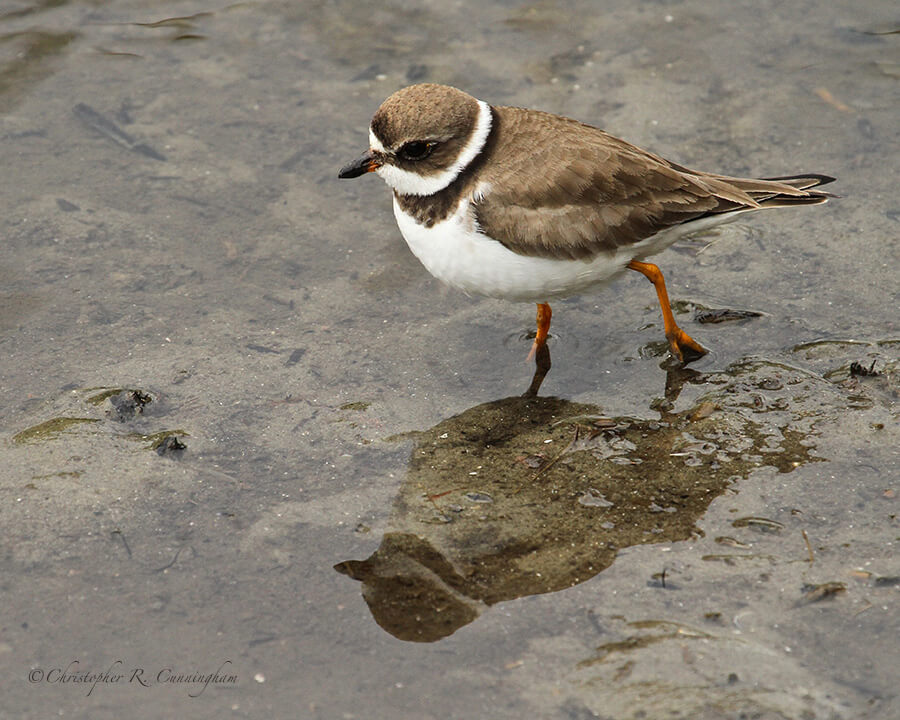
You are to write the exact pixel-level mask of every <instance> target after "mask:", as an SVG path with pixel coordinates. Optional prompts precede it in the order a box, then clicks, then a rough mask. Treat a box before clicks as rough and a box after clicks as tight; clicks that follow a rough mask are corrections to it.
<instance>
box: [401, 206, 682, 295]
mask: <svg viewBox="0 0 900 720" xmlns="http://www.w3.org/2000/svg"><path fill="white" fill-rule="evenodd" d="M394 216H395V217H396V218H397V225H398V226H399V227H400V232H401V233H402V234H403V237H404V239H405V240H406V243H407V244H408V245H409V249H410V250H412V252H413V254H414V255H415V256H416V257H417V258H419V260H420V261H421V262H422V264H423V265H424V266H425V267H426V268H427V270H428V272H430V273H431V274H432V275H434V276H435V277H436V278H438V279H439V280H442V281H443V282H445V283H447V284H448V285H450V286H452V287H455V288H457V289H459V290H462V291H463V292H465V293H469V294H476V295H486V296H488V297H494V298H501V299H504V300H515V301H521V302H544V301H548V300H553V299H555V298H560V297H566V296H569V295H577V294H578V293H581V292H583V291H585V290H588V289H590V288H596V287H599V286H601V285H604V284H606V283H608V282H609V281H611V280H612V279H613V278H614V277H615V276H616V275H619V274H620V273H622V272H623V271H624V270H625V269H626V266H627V265H628V263H629V262H630V261H631V260H632V259H634V258H641V257H647V256H648V255H652V254H654V253H657V252H660V251H661V250H663V249H665V248H666V247H668V246H669V245H670V244H671V243H672V242H674V241H675V240H676V239H677V238H678V236H679V235H680V234H683V233H677V234H676V233H668V232H663V233H659V234H657V235H655V236H654V237H652V238H649V239H647V240H644V241H643V242H640V243H637V244H635V245H631V246H629V247H625V248H620V249H619V250H618V251H616V253H615V254H613V253H601V254H600V255H598V256H596V257H594V258H590V259H587V260H556V259H553V258H541V257H530V256H528V255H519V254H518V253H514V252H513V251H512V250H509V249H507V248H506V247H504V246H503V245H502V244H501V243H499V242H497V241H496V240H492V239H491V238H489V237H487V236H486V235H484V234H483V233H481V232H480V231H479V230H478V227H477V226H476V224H475V222H474V220H473V219H472V217H471V213H470V212H469V201H468V200H463V201H462V202H461V203H460V206H459V208H458V209H457V211H456V213H454V214H453V215H452V216H450V217H448V218H447V219H446V220H444V221H443V222H441V223H437V224H435V225H434V226H432V227H431V228H426V227H425V226H424V225H420V224H419V223H417V222H416V221H415V220H414V219H413V218H412V217H410V216H409V215H407V214H406V213H404V212H403V210H402V209H401V208H400V206H399V205H398V204H397V201H396V199H395V200H394Z"/></svg>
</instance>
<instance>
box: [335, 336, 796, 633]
mask: <svg viewBox="0 0 900 720" xmlns="http://www.w3.org/2000/svg"><path fill="white" fill-rule="evenodd" d="M546 368H549V351H548V352H547V357H546V365H545V366H544V370H543V375H545V374H546ZM756 372H759V371H758V369H757V370H756ZM543 375H541V368H540V367H538V370H537V371H536V373H535V379H534V381H533V382H532V385H531V387H530V388H529V392H527V393H526V395H525V396H523V397H512V398H506V399H503V400H497V401H494V402H489V403H485V404H482V405H478V406H476V407H473V408H470V409H469V410H466V411H465V412H463V413H462V414H460V415H457V416H454V417H451V418H449V419H447V420H444V421H443V422H441V423H439V424H438V425H436V426H435V427H433V428H431V429H430V430H427V431H425V432H422V433H418V434H417V435H416V445H415V447H414V448H413V450H412V453H411V455H410V461H409V468H408V473H407V477H406V480H405V482H404V484H403V486H402V488H401V490H400V493H399V496H398V497H397V499H396V501H395V504H394V508H393V512H392V515H391V518H390V521H389V526H390V531H389V532H387V533H386V534H385V535H384V537H383V538H382V541H381V544H380V546H379V547H378V549H377V550H375V552H374V553H373V554H372V555H371V556H370V557H368V558H367V559H365V560H347V561H344V562H341V563H338V564H337V565H336V566H335V569H336V570H338V571H339V572H341V573H343V574H345V575H347V576H349V577H351V578H354V579H355V580H359V581H360V582H361V583H362V594H363V597H364V598H365V601H366V603H367V604H368V606H369V609H370V611H371V613H372V616H373V617H374V619H375V621H376V622H377V623H378V624H379V625H380V626H381V627H382V628H384V629H385V630H386V631H387V632H389V633H390V634H392V635H394V636H395V637H397V638H400V639H403V640H409V641H416V642H433V641H436V640H439V639H441V638H443V637H446V636H448V635H450V634H451V633H453V632H454V631H456V630H457V629H458V628H460V627H462V626H464V625H466V624H468V623H471V622H473V621H475V620H476V619H477V618H478V617H479V616H480V615H481V614H482V613H484V612H485V611H486V610H488V609H489V608H490V607H491V606H492V605H494V604H496V603H498V602H503V601H505V600H511V599H513V598H518V597H523V596H527V595H534V594H539V593H547V592H554V591H557V590H560V589H563V588H567V587H570V586H572V585H576V584H578V583H582V582H585V581H586V580H588V579H590V578H592V577H594V576H595V575H597V574H598V573H600V572H601V571H603V570H604V569H605V568H607V567H609V566H610V565H611V564H612V562H613V561H614V560H615V558H616V555H617V553H618V551H619V550H620V549H622V548H625V547H628V546H632V545H638V544H645V543H660V542H673V541H678V540H685V539H688V538H690V537H691V536H692V535H695V534H696V533H697V532H698V530H697V529H696V523H697V521H698V520H699V518H700V517H701V516H702V515H703V514H704V513H705V512H706V509H707V508H708V507H709V504H710V503H711V502H712V500H713V499H714V498H716V497H717V496H718V495H720V494H721V493H722V492H723V491H724V490H725V488H726V487H727V486H728V485H729V484H730V483H731V482H732V481H733V480H734V479H735V477H740V476H746V475H747V474H749V472H750V471H751V470H753V469H754V468H756V467H758V466H759V465H760V464H762V463H766V464H769V465H774V466H776V467H778V468H779V469H780V470H782V471H787V470H789V469H792V468H794V467H797V466H798V465H800V464H803V463H805V462H807V461H808V459H809V457H808V455H807V452H808V449H807V448H806V447H805V446H804V445H803V444H801V443H799V442H793V441H791V442H789V441H788V440H789V438H787V437H785V439H784V442H783V443H782V447H781V449H780V450H776V451H772V448H773V443H772V437H771V433H770V432H769V430H768V429H767V432H766V433H763V432H761V431H760V430H759V428H758V426H757V425H755V424H754V422H753V421H751V420H750V419H747V417H745V414H742V413H741V412H738V411H736V410H732V409H729V408H728V407H727V405H726V403H725V402H723V403H720V404H717V403H715V402H713V401H710V400H701V401H700V402H699V403H698V405H696V406H694V407H692V408H690V409H688V410H686V411H683V412H678V413H676V412H672V411H671V410H670V408H671V407H672V406H673V404H674V402H675V400H676V399H677V397H678V394H679V393H680V392H681V388H683V387H684V385H685V384H686V383H695V382H704V378H703V377H702V375H701V374H700V373H698V372H696V371H693V370H688V369H685V368H683V367H677V368H674V369H670V370H669V371H668V376H667V383H666V392H665V401H664V402H663V403H662V404H661V406H659V407H658V408H657V409H658V410H659V412H660V417H659V418H658V419H652V420H647V419H640V418H633V417H607V416H604V415H603V413H602V411H601V409H600V408H599V407H596V406H593V405H585V404H579V403H573V402H569V401H567V400H562V399H559V398H547V397H535V396H534V393H536V391H537V388H538V387H539V386H540V382H541V380H542V379H543ZM773 387H774V384H773ZM532 391H534V392H532ZM761 448H766V452H761V451H760V449H761ZM748 458H752V459H748Z"/></svg>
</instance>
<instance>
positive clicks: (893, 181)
mask: <svg viewBox="0 0 900 720" xmlns="http://www.w3.org/2000/svg"><path fill="white" fill-rule="evenodd" d="M894 10H895V8H894V5H893V4H892V3H888V2H872V3H866V4H865V5H864V6H860V4H859V3H855V2H837V3H829V4H828V6H827V7H826V6H824V5H822V4H821V3H807V2H795V3H788V4H785V3H777V2H764V3H753V4H750V3H747V4H746V5H745V6H739V5H736V4H734V3H729V4H722V5H721V6H713V5H710V4H708V3H701V2H679V3H659V2H639V3H631V2H628V3H626V2H614V3H604V5H603V9H602V11H601V10H599V9H598V4H597V3H590V2H582V1H579V0H573V1H572V2H553V1H552V0H548V1H546V2H537V3H514V2H502V3H495V4H484V3H470V2H460V3H455V4H445V3H424V4H421V5H416V6H410V5H409V4H408V3H400V2H378V3H374V2H373V3H359V2H356V3H350V2H302V3H301V2H256V3H238V4H233V5H224V4H223V5H222V6H214V7H213V6H209V5H204V4H202V3H199V2H194V1H191V2H188V1H184V2H177V1H176V2H169V3H165V4H160V3H152V2H147V1H146V0H143V1H138V0H134V1H133V2H127V1H122V2H114V3H100V2H87V1H85V2H53V3H50V2H36V1H34V0H12V1H8V2H6V3H4V4H3V5H2V6H0V166H2V167H3V168H4V170H5V172H3V173H2V174H0V201H2V207H3V208H4V212H3V214H2V217H0V243H2V254H0V358H2V365H0V423H2V431H3V432H2V438H0V461H2V463H3V465H4V466H5V468H6V470H5V472H4V473H3V474H2V478H3V479H2V482H0V531H2V537H3V552H2V554H0V563H2V565H0V568H2V573H0V577H2V589H3V603H2V606H3V610H2V613H0V620H2V622H0V695H2V697H3V698H4V701H3V707H0V718H5V717H9V718H30V717H34V718H38V717H40V718H43V717H48V716H51V715H58V716H61V717H76V718H81V717H84V718H88V717H89V718H107V717H109V718H113V717H121V714H122V711H123V709H126V708H127V709H128V710H129V711H130V715H131V716H133V717H160V716H172V717H177V716H190V717H197V718H205V717H216V718H221V717H260V716H271V717H282V716H293V717H303V718H357V717H358V718H391V719H397V718H416V719H417V720H419V719H422V718H447V717H450V718H483V717H491V718H507V717H508V718H520V717H547V718H556V717H558V718H592V717H599V718H616V719H618V718H638V717H646V718H656V717H683V718H701V719H704V718H710V719H712V718H722V717H724V718H738V717H758V718H766V719H768V718H791V719H793V718H798V719H799V718H804V719H808V718H816V719H819V718H857V717H871V718H894V717H897V716H900V698H898V696H897V691H896V666H897V661H898V659H900V658H898V651H897V645H896V637H897V635H898V632H900V621H898V617H900V616H898V613H897V600H898V592H900V590H898V588H900V580H898V577H900V565H898V561H897V553H896V547H897V543H898V542H900V522H898V519H897V518H898V504H897V503H898V502H900V500H898V493H900V458H898V450H897V448H898V447H900V431H898V419H900V410H898V403H897V400H898V393H900V322H898V318H900V312H898V310H900V307H898V305H900V303H898V294H897V291H896V270H895V268H896V267H897V263H898V261H900V252H898V244H897V242H896V238H897V235H898V231H900V225H898V221H900V201H898V199H897V192H896V188H897V187H898V184H900V183H898V180H900V178H898V167H897V163H896V162H895V161H894V159H895V158H896V155H897V137H898V135H897V110H898V100H900V97H898V77H900V54H898V46H897V44H898V42H900V40H898V38H900V35H898V34H897V33H896V30H897V25H896V13H895V12H894ZM892 23H893V24H892ZM417 81H433V82H444V83H450V84H454V85H457V86H460V87H463V88H465V89H466V90H468V91H470V92H472V93H473V94H475V95H477V96H479V97H481V98H484V99H485V100H487V101H489V102H493V103H495V104H516V105H524V106H532V107H539V108H542V109H546V110H550V111H553V112H559V113H562V114H566V115H570V116H573V117H577V118H579V119H582V120H585V121H587V122H591V123H594V124H597V125H600V126H602V127H604V128H605V129H607V130H609V131H611V132H613V133H614V134H617V135H620V136H623V137H625V138H626V139H628V140H630V141H632V142H634V143H636V144H638V145H641V146H644V147H647V148H649V149H652V150H654V151H655V152H657V153H659V154H661V155H663V156H665V157H669V158H671V159H673V160H676V161H678V162H680V163H683V164H685V165H688V166H694V167H698V168H701V169H705V170H711V171H718V172H723V173H729V174H735V175H759V176H779V175H786V174H790V173H794V172H820V173H827V174H831V175H834V176H837V177H838V182H837V183H835V184H834V185H832V186H829V189H831V188H832V187H833V188H834V192H835V193H838V194H839V195H841V196H842V197H841V198H840V199H837V200H834V201H832V202H830V203H828V204H827V205H825V206H821V207H812V208H799V209H794V210H784V211H781V212H777V213H776V212H772V213H767V214H762V215H761V216H756V217H751V218H747V219H746V220H744V221H741V222H738V223H734V224H732V225H729V226H726V227H724V228H722V229H720V230H719V231H717V233H716V234H714V235H705V236H702V237H699V238H694V239H692V240H689V241H685V242H682V243H680V244H679V245H677V246H675V247H673V248H672V249H670V250H668V251H667V252H666V253H664V254H663V255H661V256H659V257H658V258H657V260H656V261H657V262H658V263H659V264H660V266H661V267H662V269H663V270H664V271H665V272H666V277H667V281H668V284H669V291H670V295H671V296H672V299H673V303H674V305H675V307H676V310H677V311H678V316H679V321H680V322H681V323H682V324H683V326H684V328H685V329H686V330H687V331H688V332H689V333H691V334H692V335H694V336H695V337H696V338H697V339H698V340H699V341H701V342H702V343H703V344H704V345H705V346H707V347H709V348H710V349H711V352H710V354H709V355H707V356H706V357H704V358H703V359H702V360H700V361H699V362H696V363H694V364H692V365H691V366H689V368H688V369H679V368H675V367H672V365H671V363H669V362H668V361H666V360H665V346H664V343H661V342H660V341H661V340H662V331H661V327H660V326H661V323H660V319H659V315H658V312H659V311H658V307H657V306H656V303H655V297H654V295H653V292H652V288H650V287H649V285H648V284H647V283H646V281H644V280H643V279H642V278H640V277H638V276H637V275H636V274H635V275H634V277H625V278H622V279H621V280H620V281H619V282H618V283H617V284H616V285H614V286H612V287H610V288H607V289H606V290H605V291H603V292H602V293H598V294H596V295H594V296H585V297H580V298H573V299H570V300H567V301H564V302H559V303H556V304H554V320H553V322H554V324H553V328H552V332H553V337H552V338H551V343H550V349H551V352H552V355H553V368H552V370H551V371H550V373H549V375H548V376H547V378H546V380H545V382H544V384H543V386H542V389H541V397H540V398H538V399H537V400H533V401H524V400H520V399H518V398H515V397H514V396H518V395H520V394H521V393H522V392H523V391H524V390H525V389H526V388H527V387H528V384H529V382H530V380H531V368H530V367H529V366H528V364H527V363H526V362H525V360H524V358H525V355H526V353H527V350H528V346H529V342H530V341H529V340H528V338H527V334H528V332H529V331H530V329H531V324H532V323H533V318H534V308H533V307H532V306H528V305H515V304H506V303H501V302H496V301H490V300H480V299H474V298H467V297H465V296H462V295H459V294H456V293H454V292H452V291H448V290H445V289H443V288H441V287H440V286H439V284H438V283H437V282H436V281H434V280H433V279H432V278H430V277H429V276H428V275H427V273H426V272H425V271H424V270H423V269H422V268H421V267H420V266H419V265H418V263H417V261H416V260H415V259H414V258H413V257H412V256H411V255H410V253H409V252H408V250H407V249H406V247H405V245H404V244H403V242H402V240H401V238H400V237H399V233H398V231H397V229H396V226H395V225H394V221H393V217H392V214H391V211H390V197H389V193H388V191H387V189H386V188H385V187H384V185H383V183H381V182H380V181H379V180H377V179H376V178H374V177H367V178H361V179H359V180H356V181H354V182H345V181H338V180H337V178H336V175H337V170H338V169H339V168H340V167H341V166H342V165H343V164H344V163H345V162H347V161H348V160H350V159H353V158H354V157H356V156H357V155H358V154H359V152H360V151H361V150H363V149H364V147H365V144H366V142H367V140H366V128H367V124H368V119H369V117H370V116H371V114H372V112H373V111H374V110H375V108H377V106H378V104H379V103H380V102H381V100H382V99H383V98H384V97H385V96H387V95H388V94H389V93H390V92H392V91H393V90H395V89H396V88H398V87H401V86H403V85H406V84H408V83H410V82H417ZM723 308H725V309H735V310H748V311H755V312H757V313H760V315H759V316H757V317H749V318H746V319H742V320H739V321H733V322H723V323H716V324H709V323H705V324H704V323H700V322H698V320H697V318H698V317H699V316H698V313H700V312H702V311H703V310H704V309H723ZM869 370H871V372H868V371H869ZM135 390H137V391H140V392H139V393H137V394H135V393H134V392H133V391H135ZM148 398H149V399H148ZM170 436H174V437H177V438H178V439H179V441H180V442H182V443H183V444H184V445H185V446H186V447H185V448H184V449H183V450H178V449H172V447H171V445H170V446H169V449H168V451H162V452H161V451H160V448H159V445H160V443H161V442H163V441H164V439H165V438H166V437H170ZM170 442H171V441H170ZM335 566H337V571H336V568H335ZM353 578H356V580H359V582H357V581H355V580H354V579H353ZM76 661H77V664H75V665H73V664H72V663H74V662H76ZM57 668H58V669H60V670H65V669H66V668H69V670H68V672H69V675H70V676H71V677H77V676H78V673H84V672H85V671H87V672H89V673H103V672H104V671H107V670H110V674H109V675H107V679H105V680H100V681H98V682H97V683H96V684H94V682H93V680H92V681H91V682H88V683H85V682H76V681H75V680H70V681H69V682H61V681H59V675H60V673H53V670H54V669H57ZM137 670H141V671H142V672H141V673H138V674H135V672H136V671H137ZM216 671H219V675H220V677H219V678H218V679H216V680H214V681H210V683H209V684H208V685H204V681H203V679H202V678H203V677H204V676H208V675H209V674H212V673H214V672H216ZM41 673H43V675H41ZM195 674H196V675H198V676H200V679H198V678H197V677H196V676H195ZM119 675H121V677H120V678H119V679H118V680H114V679H110V678H115V677H118V676H119ZM179 676H184V677H179ZM173 678H174V679H173ZM179 679H180V680H181V681H180V682H177V681H176V680H179ZM142 681H143V682H142ZM192 696H194V697H192Z"/></svg>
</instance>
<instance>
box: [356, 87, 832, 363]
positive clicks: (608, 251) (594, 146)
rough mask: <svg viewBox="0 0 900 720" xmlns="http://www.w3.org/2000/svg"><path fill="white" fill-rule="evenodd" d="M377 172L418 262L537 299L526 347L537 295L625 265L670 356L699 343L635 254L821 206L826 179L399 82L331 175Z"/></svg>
mask: <svg viewBox="0 0 900 720" xmlns="http://www.w3.org/2000/svg"><path fill="white" fill-rule="evenodd" d="M367 172H375V173H376V174H378V175H379V176H381V178H382V179H383V180H384V181H385V182H386V183H387V184H388V185H389V186H390V187H391V189H392V190H393V194H394V215H395V217H396V219H397V224H398V225H399V227H400V232H401V233H402V234H403V237H404V238H405V240H406V242H407V244H408V245H409V247H410V249H411V250H412V252H413V253H414V254H415V255H416V257H418V258H419V260H421V262H422V264H423V265H424V266H425V267H426V268H427V269H428V271H429V272H430V273H431V274H432V275H434V276H435V277H437V278H439V279H440V280H442V281H444V282H445V283H447V284H448V285H451V286H452V287H455V288H458V289H460V290H462V291H463V292H466V293H472V294H478V295H486V296H488V297H493V298H502V299H506V300H513V301H527V302H534V303H536V304H537V334H536V336H535V339H534V344H533V345H532V354H534V352H535V351H536V350H538V349H540V348H542V347H544V346H545V343H546V338H547V334H548V332H549V329H550V317H551V312H550V305H549V301H551V300H554V299H558V298H562V297H567V296H570V295H576V294H579V293H584V292H587V291H590V290H595V289H597V288H599V287H601V286H603V285H605V284H607V283H608V282H610V281H611V280H612V279H614V278H615V277H616V276H618V275H620V274H621V273H623V272H624V271H625V270H628V269H630V270H636V271H637V272H639V273H641V274H642V275H644V276H645V277H646V278H647V279H648V280H650V282H652V283H653V285H654V287H655V288H656V293H657V296H658V299H659V304H660V308H661V309H662V316H663V326H664V329H665V334H666V338H667V339H668V342H669V348H670V349H671V352H672V354H673V355H674V356H675V357H676V358H678V360H680V361H681V362H686V361H689V360H692V359H695V358H697V357H699V356H700V355H703V354H704V353H705V352H706V350H704V348H703V347H701V346H700V344H699V343H697V342H696V341H695V340H694V339H693V338H691V337H690V336H689V335H688V334H687V333H686V332H684V331H683V330H682V329H681V328H680V327H678V325H677V324H676V322H675V318H674V316H673V315H672V309H671V307H670V304H669V299H668V295H667V293H666V286H665V281H664V279H663V275H662V273H661V272H660V270H659V268H658V267H657V266H656V265H653V264H651V263H648V262H645V259H646V258H648V257H650V256H651V255H655V254H656V253H659V252H661V251H662V250H664V249H665V248H667V247H668V246H669V245H671V244H672V243H673V242H674V241H675V240H677V239H678V238H680V237H683V236H684V235H687V234H689V233H693V232H697V231H699V230H704V229H706V228H710V227H712V226H714V225H718V224H720V223H723V222H727V221H729V220H732V219H734V218H735V217H737V216H738V215H740V214H742V213H746V212H751V211H754V210H760V209H764V208H776V207H788V206H794V205H817V204H819V203H824V202H825V201H826V200H827V199H828V198H829V197H830V196H829V195H828V193H824V192H821V191H819V190H814V189H813V188H816V187H818V186H819V185H824V184H825V183H829V182H831V181H833V180H834V178H832V177H828V176H827V175H819V174H812V173H804V174H799V175H793V176H787V177H776V178H766V179H750V178H736V177H729V176H726V175H717V174H714V173H708V172H701V171H697V170H691V169H689V168H686V167H684V166H682V165H678V164H677V163H674V162H671V161H669V160H665V159H663V158H661V157H659V156H657V155H654V154H653V153H650V152H647V151H646V150H642V149H640V148H638V147H635V146H634V145H631V144H629V143H628V142H626V141H624V140H620V139H619V138H617V137H614V136H612V135H610V134H608V133H606V132H604V131H603V130H600V129H598V128H596V127H593V126H591V125H586V124H584V123H581V122H578V121H576V120H571V119H569V118H566V117H562V116H559V115H553V114H550V113H547V112H542V111H538V110H528V109H525V108H519V107H500V106H491V105H488V104H487V103H486V102H484V101H482V100H478V99H476V98H474V97H472V96H471V95H468V94H467V93H465V92H463V91H462V90H458V89H457V88H453V87H448V86H445V85H435V84H421V85H412V86H410V87H406V88H403V89H402V90H398V91H397V92H395V93H394V94H393V95H391V96H390V97H389V98H387V100H385V101H384V103H382V105H381V107H379V108H378V110H377V112H376V113H375V115H374V117H373V118H372V123H371V125H370V126H369V149H368V151H366V152H365V153H364V154H363V155H362V156H361V157H359V158H357V159H356V160H354V161H353V162H351V163H349V164H348V165H346V166H345V167H344V168H343V169H341V171H340V173H339V177H341V178H354V177H359V176H360V175H363V174H365V173H367Z"/></svg>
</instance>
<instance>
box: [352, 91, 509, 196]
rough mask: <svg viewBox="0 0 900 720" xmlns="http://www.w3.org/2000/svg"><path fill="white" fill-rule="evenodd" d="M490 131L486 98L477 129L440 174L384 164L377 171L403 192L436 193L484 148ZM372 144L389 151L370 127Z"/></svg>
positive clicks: (476, 125)
mask: <svg viewBox="0 0 900 720" xmlns="http://www.w3.org/2000/svg"><path fill="white" fill-rule="evenodd" d="M490 131H491V108H490V106H489V105H488V104H487V103H486V102H484V101H483V100H479V101H478V119H477V120H476V121H475V131H474V132H473V133H472V136H471V137H470V138H469V141H468V142H467V143H466V144H465V146H464V147H463V149H462V152H460V154H459V157H458V158H457V159H456V162H454V163H453V165H451V166H450V167H448V168H447V169H446V170H443V171H441V172H440V173H438V174H437V175H428V176H423V175H419V174H418V173H414V172H410V171H409V170H403V169H402V168H398V167H397V166H396V165H388V164H385V165H382V166H381V167H380V168H378V169H377V170H376V171H375V172H376V173H377V174H378V175H379V176H380V177H381V179H382V180H384V181H385V182H386V183H387V184H388V185H390V186H391V187H392V188H393V189H394V190H395V191H396V192H398V193H399V194H400V195H433V194H434V193H436V192H439V191H440V190H443V189H444V188H445V187H447V186H448V185H449V184H450V183H452V182H453V181H454V180H456V178H457V177H458V176H459V174H460V173H461V172H462V171H463V169H464V168H465V167H466V166H467V165H468V164H469V163H470V162H472V161H473V160H474V159H475V156H476V155H478V153H479V152H481V148H483V147H484V143H485V141H486V140H487V136H488V133H490ZM369 146H370V147H371V148H372V150H376V151H378V152H381V153H383V152H386V150H385V147H384V145H382V143H381V141H380V140H379V139H378V138H377V137H376V136H375V133H374V132H372V130H371V129H369Z"/></svg>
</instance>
